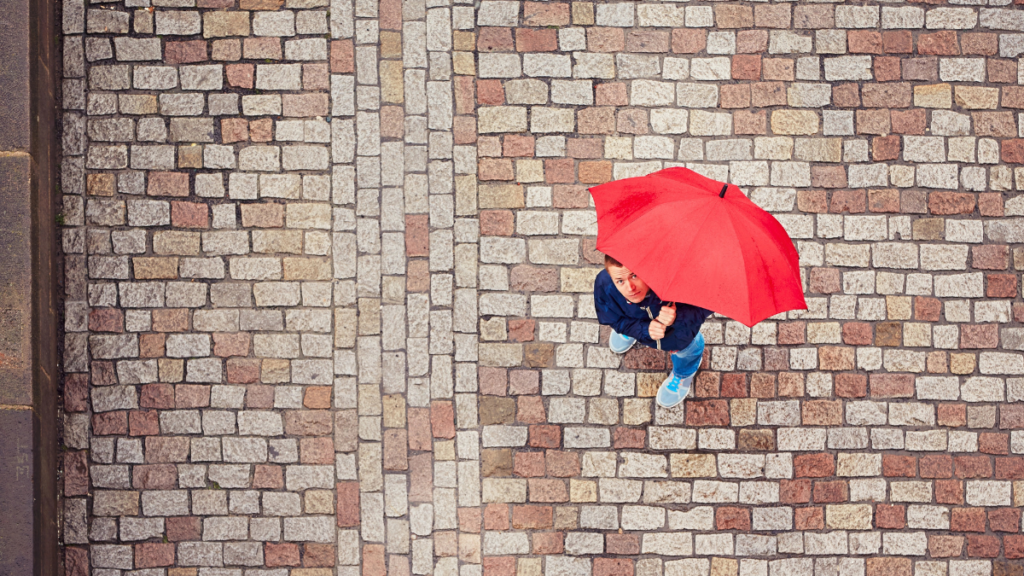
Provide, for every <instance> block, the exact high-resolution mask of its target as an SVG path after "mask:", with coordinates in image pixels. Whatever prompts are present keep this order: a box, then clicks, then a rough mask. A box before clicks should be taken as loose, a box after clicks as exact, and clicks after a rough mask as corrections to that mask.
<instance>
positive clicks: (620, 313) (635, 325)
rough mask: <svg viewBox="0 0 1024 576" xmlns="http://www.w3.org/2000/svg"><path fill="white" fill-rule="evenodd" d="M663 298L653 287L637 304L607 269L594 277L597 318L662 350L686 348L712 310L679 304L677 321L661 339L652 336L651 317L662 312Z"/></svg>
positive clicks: (647, 344) (616, 329)
mask: <svg viewBox="0 0 1024 576" xmlns="http://www.w3.org/2000/svg"><path fill="white" fill-rule="evenodd" d="M661 305H662V301H661V299H660V298H658V295H657V294H655V293H654V291H653V290H649V291H648V292H647V295H646V296H644V299H643V300H641V301H640V302H638V303H636V304H634V303H632V302H630V301H629V300H626V297H625V296H623V295H622V293H620V292H619V289H618V288H616V287H615V283H614V282H612V277H611V276H610V275H608V271H607V270H602V271H601V273H600V274H598V275H597V278H595V279H594V308H596V309H597V320H598V322H600V323H601V324H604V325H606V326H611V327H612V328H613V329H614V330H615V331H616V332H618V333H619V334H622V335H624V336H630V337H632V338H636V339H637V340H639V341H640V343H641V344H643V345H644V346H648V347H650V348H658V349H660V350H682V349H683V348H686V347H687V346H689V344H690V342H691V341H692V340H693V339H694V337H695V336H697V333H698V332H700V327H701V324H703V323H704V320H705V319H707V317H708V316H711V314H712V312H711V311H710V310H705V309H704V308H700V307H697V306H693V305H690V304H682V303H678V304H676V321H675V322H673V323H672V325H671V326H669V327H668V328H667V329H666V330H665V337H664V338H662V339H661V340H660V346H659V341H656V340H653V339H651V334H650V332H649V330H648V328H649V326H650V324H651V320H653V319H655V318H657V317H658V314H659V313H660V312H661Z"/></svg>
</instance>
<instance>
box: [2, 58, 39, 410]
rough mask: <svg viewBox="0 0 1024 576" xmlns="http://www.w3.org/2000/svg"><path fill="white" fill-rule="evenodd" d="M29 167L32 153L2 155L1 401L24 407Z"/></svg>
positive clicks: (28, 347) (28, 359)
mask: <svg viewBox="0 0 1024 576" xmlns="http://www.w3.org/2000/svg"><path fill="white" fill-rule="evenodd" d="M0 60H2V59H0ZM0 82H2V80H0ZM30 170H31V160H30V159H29V157H28V155H27V154H13V155H10V156H0V262H2V263H3V270H4V272H3V274H2V275H0V404H13V405H20V406H30V405H31V404H32V367H33V362H32V359H33V353H32V205H31V198H32V194H31V188H30Z"/></svg>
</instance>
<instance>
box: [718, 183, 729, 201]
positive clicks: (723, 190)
mask: <svg viewBox="0 0 1024 576" xmlns="http://www.w3.org/2000/svg"><path fill="white" fill-rule="evenodd" d="M728 189H729V185H728V184H723V185H722V192H721V193H720V194H719V195H718V197H719V198H725V191H726V190H728Z"/></svg>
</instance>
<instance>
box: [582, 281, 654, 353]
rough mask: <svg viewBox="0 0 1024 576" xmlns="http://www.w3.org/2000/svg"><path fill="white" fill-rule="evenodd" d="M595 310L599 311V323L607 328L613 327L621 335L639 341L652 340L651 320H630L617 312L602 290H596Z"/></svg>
mask: <svg viewBox="0 0 1024 576" xmlns="http://www.w3.org/2000/svg"><path fill="white" fill-rule="evenodd" d="M594 308H595V309H596V310H597V321H598V322H600V323H601V324H604V325H606V326H611V327H612V329H614V330H615V331H616V332H618V333H619V334H622V335H624V336H629V337H631V338H636V339H638V340H650V339H651V333H650V331H649V327H650V324H651V322H650V320H642V319H639V318H629V317H628V316H625V315H623V314H618V313H616V311H615V305H614V304H613V303H611V302H609V301H608V299H607V296H605V295H604V294H603V293H602V291H601V290H599V289H597V288H595V289H594Z"/></svg>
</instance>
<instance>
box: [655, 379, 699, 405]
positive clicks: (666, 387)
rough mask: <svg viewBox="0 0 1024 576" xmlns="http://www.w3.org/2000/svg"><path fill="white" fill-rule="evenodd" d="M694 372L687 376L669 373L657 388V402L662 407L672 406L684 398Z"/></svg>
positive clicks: (687, 392)
mask: <svg viewBox="0 0 1024 576" xmlns="http://www.w3.org/2000/svg"><path fill="white" fill-rule="evenodd" d="M694 376H696V372H695V373H693V374H690V375H689V376H679V375H678V374H675V373H673V374H670V375H669V377H668V378H666V379H665V381H664V382H662V383H661V386H660V387H659V388H658V396H657V398H656V399H657V402H658V406H661V407H662V408H672V407H673V406H676V405H678V404H679V403H680V402H682V401H683V400H685V399H686V395H687V394H689V393H690V386H691V385H692V384H693V377H694Z"/></svg>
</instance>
